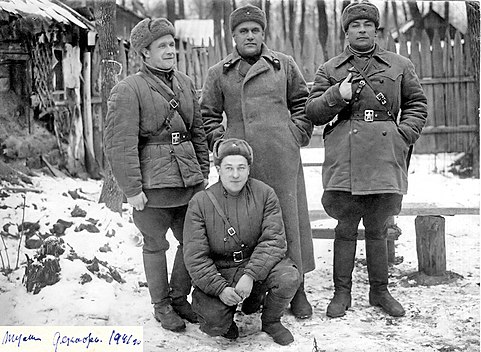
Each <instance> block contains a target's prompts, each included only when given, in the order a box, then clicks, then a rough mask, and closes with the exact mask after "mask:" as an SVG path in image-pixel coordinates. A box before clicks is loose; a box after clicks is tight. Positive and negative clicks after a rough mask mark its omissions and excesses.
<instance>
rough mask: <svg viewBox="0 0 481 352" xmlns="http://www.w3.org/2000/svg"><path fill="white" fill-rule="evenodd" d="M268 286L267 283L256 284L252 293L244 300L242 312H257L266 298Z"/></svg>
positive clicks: (247, 313)
mask: <svg viewBox="0 0 481 352" xmlns="http://www.w3.org/2000/svg"><path fill="white" fill-rule="evenodd" d="M266 291H267V286H266V284H265V283H262V284H257V285H256V284H254V286H253V288H252V291H251V294H250V295H249V297H247V298H246V299H245V300H244V302H242V308H241V310H242V312H243V313H244V314H246V315H249V314H253V313H255V312H257V311H258V310H259V309H260V308H261V305H263V304H264V300H265V298H266Z"/></svg>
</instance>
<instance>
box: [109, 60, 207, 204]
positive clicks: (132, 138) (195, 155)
mask: <svg viewBox="0 0 481 352" xmlns="http://www.w3.org/2000/svg"><path fill="white" fill-rule="evenodd" d="M172 86H173V91H172V90H171V89H170V88H169V87H168V86H167V85H166V84H165V83H164V82H162V80H161V79H159V78H158V77H156V76H155V75H154V74H152V73H151V72H150V71H149V70H148V69H146V68H145V67H144V68H143V69H142V70H141V72H140V73H138V74H135V75H131V76H129V77H127V78H125V79H124V80H122V81H120V82H119V83H118V84H117V85H115V86H114V87H113V88H112V91H111V92H110V97H109V100H108V112H107V117H106V127H105V134H104V141H105V154H106V156H107V159H108V161H109V163H110V166H111V167H112V173H113V175H114V177H115V179H116V180H117V182H118V184H119V186H120V189H121V190H122V191H123V193H124V194H125V195H126V197H128V198H129V197H133V196H136V195H138V194H140V192H141V191H142V190H143V189H160V188H172V187H192V186H194V185H198V184H199V183H201V182H203V180H204V178H208V175H209V150H208V147H207V143H206V139H205V131H204V129H203V127H202V117H201V115H200V110H199V105H198V101H197V97H196V93H195V89H194V85H193V83H192V80H191V79H190V78H189V77H188V76H186V75H184V74H183V73H181V72H179V71H175V72H174V74H173V78H172ZM160 90H165V91H167V92H169V94H172V95H173V94H175V96H176V97H177V99H178V101H179V107H178V109H179V110H180V111H182V114H181V115H182V116H181V115H180V114H179V113H177V112H175V113H174V114H172V111H171V106H170V105H169V102H168V101H167V100H166V98H164V96H163V95H162V94H161V93H160ZM167 116H170V117H171V123H170V125H171V127H170V130H168V129H167V128H166V125H165V124H164V121H165V119H166V117H167ZM175 131H179V132H187V131H188V132H190V135H191V140H190V141H186V142H183V143H180V144H177V145H172V144H169V141H171V133H172V132H175ZM152 138H155V139H156V141H160V142H162V143H161V144H159V143H152V144H151V143H144V142H143V140H149V139H152Z"/></svg>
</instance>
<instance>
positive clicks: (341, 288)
mask: <svg viewBox="0 0 481 352" xmlns="http://www.w3.org/2000/svg"><path fill="white" fill-rule="evenodd" d="M356 245H357V241H344V240H340V239H336V240H334V269H333V274H332V277H333V281H334V297H333V298H332V299H331V301H330V302H329V305H328V306H327V310H326V315H327V316H328V317H330V318H338V317H342V316H344V315H345V314H346V310H347V309H349V308H350V307H351V287H352V271H353V270H354V260H355V259H356Z"/></svg>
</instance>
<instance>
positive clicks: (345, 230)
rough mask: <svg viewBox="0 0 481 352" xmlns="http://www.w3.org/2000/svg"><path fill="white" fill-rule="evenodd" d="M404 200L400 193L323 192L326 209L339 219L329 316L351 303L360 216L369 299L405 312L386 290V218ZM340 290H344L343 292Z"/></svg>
mask: <svg viewBox="0 0 481 352" xmlns="http://www.w3.org/2000/svg"><path fill="white" fill-rule="evenodd" d="M401 202H402V195H399V194H390V193H387V194H372V195H359V196H358V195H352V194H351V193H349V192H340V191H325V192H324V194H323V196H322V204H323V206H324V209H325V210H326V212H327V213H328V214H329V215H330V216H331V217H333V218H335V219H336V220H338V223H337V226H336V229H335V241H334V275H333V276H334V287H335V290H336V291H335V294H334V298H333V299H332V301H331V303H330V304H329V307H328V312H327V315H328V316H331V317H336V316H342V315H344V311H345V309H347V308H348V307H349V306H350V300H351V297H350V291H351V289H350V288H351V287H350V286H351V276H352V269H353V267H354V260H355V252H356V244H355V243H356V242H355V241H357V229H358V226H359V223H360V221H361V219H362V220H363V224H364V228H365V237H366V260H367V268H368V273H369V282H370V286H371V288H370V294H369V297H370V300H369V301H370V303H371V304H372V305H379V306H381V307H382V308H383V309H384V310H385V311H386V312H388V313H389V314H390V315H393V316H400V315H403V314H404V310H403V309H402V306H401V305H400V304H399V303H398V302H397V301H396V300H395V299H394V298H392V297H391V295H390V294H389V292H388V291H387V283H388V261H387V244H386V236H387V221H388V218H389V217H390V216H393V215H396V214H399V212H400V211H401ZM349 242H351V243H350V244H349ZM338 292H339V294H338ZM341 292H344V293H342V294H341ZM347 292H349V296H348V295H347V294H346V293H347ZM348 303H349V304H348ZM343 307H345V308H344V309H343Z"/></svg>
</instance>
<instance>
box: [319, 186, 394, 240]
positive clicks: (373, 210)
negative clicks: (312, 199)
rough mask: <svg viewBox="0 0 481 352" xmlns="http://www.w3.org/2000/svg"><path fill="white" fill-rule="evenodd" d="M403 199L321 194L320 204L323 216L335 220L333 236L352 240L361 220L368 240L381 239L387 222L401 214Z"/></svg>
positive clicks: (378, 195)
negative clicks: (324, 211)
mask: <svg viewBox="0 0 481 352" xmlns="http://www.w3.org/2000/svg"><path fill="white" fill-rule="evenodd" d="M402 198H403V196H402V195H401V194H395V193H381V194H369V195H352V194H351V193H350V192H342V191H325V192H324V194H323V195H322V205H323V206H324V209H325V210H326V213H327V214H328V215H329V216H331V217H333V218H334V219H336V220H337V226H336V229H335V237H336V239H339V240H344V241H355V240H356V239H357V229H358V226H359V222H360V221H361V219H362V222H363V225H364V228H365V237H366V239H368V240H379V239H385V238H386V236H387V224H386V222H387V220H388V218H389V217H390V216H393V215H397V214H399V212H400V211H401V203H402Z"/></svg>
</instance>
